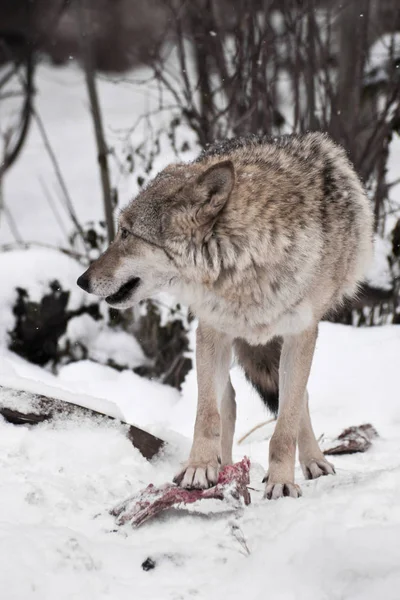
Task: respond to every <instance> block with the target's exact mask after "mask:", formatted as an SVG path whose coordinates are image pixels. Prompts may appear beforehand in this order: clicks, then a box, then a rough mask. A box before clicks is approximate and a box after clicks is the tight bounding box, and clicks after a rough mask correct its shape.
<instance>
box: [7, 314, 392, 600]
mask: <svg viewBox="0 0 400 600" xmlns="http://www.w3.org/2000/svg"><path fill="white" fill-rule="evenodd" d="M399 355H400V327H395V326H390V327H383V328H379V329H378V328H376V329H368V330H367V329H363V330H360V329H357V330H353V329H349V328H347V327H343V326H336V325H331V324H323V325H322V327H321V334H320V337H319V340H318V347H317V354H316V359H315V362H314V366H313V370H312V375H311V382H310V392H311V399H312V412H313V419H314V424H315V430H316V434H317V435H318V436H319V435H320V434H322V433H324V434H325V435H326V436H327V437H333V436H335V435H336V434H338V433H340V432H341V430H342V429H343V428H345V427H347V426H348V425H351V424H360V423H363V422H367V421H370V422H371V423H373V424H374V425H375V427H376V428H377V429H378V432H379V434H380V438H379V439H378V440H376V441H375V442H374V444H373V446H372V448H371V449H370V450H369V451H368V452H367V453H366V454H360V455H353V456H346V457H341V458H336V459H335V461H334V462H335V466H336V470H337V475H336V476H335V477H333V476H330V477H326V478H323V479H319V480H316V481H311V482H305V481H304V480H303V477H302V475H301V473H300V470H298V472H297V478H298V482H299V483H300V484H301V485H302V487H303V497H302V498H301V499H299V500H292V499H290V498H285V499H283V500H279V501H265V500H262V497H261V496H262V489H263V486H262V484H261V479H262V477H263V473H264V469H265V467H266V465H267V456H268V441H267V440H266V439H264V438H267V437H268V436H269V435H270V433H271V425H267V426H266V427H264V428H262V429H260V430H258V431H257V432H256V433H254V434H253V435H252V436H250V438H248V440H246V442H245V443H244V444H242V445H240V446H238V445H237V444H236V445H235V451H234V456H235V459H238V460H239V459H241V458H242V456H243V455H245V454H246V455H248V456H250V458H251V460H252V477H251V484H252V487H254V491H253V492H252V500H253V503H252V505H251V506H249V507H248V508H246V509H245V510H244V511H243V513H241V514H236V515H233V514H223V515H221V514H218V515H216V516H204V515H201V516H198V515H196V514H193V513H190V514H184V513H176V512H172V513H166V514H164V515H163V516H162V517H161V518H159V519H157V520H155V521H153V522H149V523H148V524H146V525H144V526H143V527H142V528H141V529H138V530H132V529H130V527H129V526H126V527H125V528H123V529H120V530H117V528H116V527H115V523H114V521H113V518H112V517H111V516H109V515H108V514H107V509H109V508H111V507H112V506H113V505H114V504H116V503H117V502H119V501H120V500H122V499H124V498H125V497H126V496H129V495H130V494H132V493H134V492H135V491H137V490H139V489H140V488H142V487H145V486H146V485H147V484H148V483H150V482H153V483H156V484H160V483H163V482H166V481H169V480H170V479H171V477H172V475H173V474H174V472H175V471H176V470H177V469H178V467H179V463H180V461H181V460H184V459H185V457H186V455H187V452H188V450H189V447H190V436H191V431H192V426H193V418H194V411H195V401H196V384H195V373H194V372H192V373H190V375H189V377H188V379H187V381H186V382H185V386H184V390H183V393H182V395H181V396H180V395H179V394H178V393H177V392H175V391H174V390H167V389H166V388H163V387H162V386H157V385H156V384H152V383H150V382H147V381H145V380H142V379H140V378H139V377H137V376H135V375H132V373H129V372H127V371H126V372H122V373H117V372H115V371H112V370H111V369H109V368H108V367H103V366H99V365H93V364H91V365H90V364H85V363H77V364H74V365H70V366H67V367H65V368H64V369H62V371H61V374H60V376H59V378H58V379H57V378H55V377H54V378H53V379H52V380H51V381H50V379H51V376H50V375H49V374H46V377H44V376H43V374H42V373H41V372H40V371H41V370H40V369H36V370H35V372H34V368H33V367H29V366H28V365H26V363H23V361H20V360H16V359H15V358H14V357H13V356H12V355H11V353H6V354H5V355H4V356H3V357H2V358H3V376H2V377H1V376H0V383H1V382H2V381H3V382H9V381H10V378H8V379H7V378H6V377H5V375H4V365H5V364H7V365H8V371H9V372H11V369H13V373H14V375H13V378H14V379H13V381H14V383H15V384H17V383H18V378H20V377H22V376H25V377H26V376H29V377H30V378H31V379H33V378H34V379H36V380H40V378H41V377H42V379H43V381H45V382H46V385H52V386H56V387H58V388H62V391H61V392H60V393H65V390H69V392H72V393H73V394H75V395H76V398H77V399H79V397H80V395H81V394H82V392H87V391H89V393H90V394H92V395H93V396H98V397H100V398H105V399H108V400H109V401H110V402H115V403H117V404H118V406H119V408H120V411H121V412H122V414H123V415H124V417H125V418H126V419H127V420H128V421H131V422H134V423H137V424H139V425H141V426H144V427H147V428H148V429H149V430H150V431H152V432H153V433H156V434H158V435H159V436H161V437H164V438H165V439H166V440H168V442H169V446H168V450H167V451H166V452H165V454H164V455H163V456H161V457H160V458H159V459H157V460H155V461H154V462H153V463H148V462H147V461H146V460H145V459H144V458H142V457H141V455H140V454H139V452H138V451H136V450H135V449H134V448H133V447H132V446H131V444H130V443H129V441H128V440H127V439H126V438H125V437H124V434H123V431H122V430H121V428H119V427H118V426H116V425H115V424H113V423H110V424H109V425H107V426H106V425H96V424H94V423H93V422H91V421H89V420H87V421H82V420H80V421H76V422H74V421H72V422H71V421H66V422H61V423H60V422H59V423H57V424H53V425H50V424H43V425H39V426H37V427H35V428H32V429H28V428H25V427H15V426H13V425H9V424H7V423H5V422H2V423H0V448H1V449H0V465H1V494H0V556H1V568H0V590H2V593H1V597H2V598H4V600H14V599H15V600H26V599H30V598H40V600H47V599H48V600H50V599H52V598H55V597H57V598H59V599H60V600H64V599H65V600H67V599H68V600H69V599H71V598H76V599H79V600H91V599H93V600H102V599H104V600H105V599H112V600H124V599H125V598H126V599H131V598H140V599H141V600H142V599H143V600H145V599H147V598H148V599H151V600H158V599H159V600H178V599H185V600H186V599H189V598H192V597H193V598H198V599H205V600H212V599H214V598H215V599H217V598H221V597H222V596H226V597H229V598H232V599H236V598H237V599H239V598H243V597H245V598H248V599H250V600H258V599H260V600H261V599H264V598H265V597H269V598H273V599H274V600H275V599H285V600H289V599H293V600H294V599H296V600H299V599H300V600H302V599H304V600H314V599H315V600H323V599H329V600H336V599H349V600H350V599H351V600H358V599H360V600H369V599H371V600H372V599H374V600H375V599H376V598H377V597H383V598H385V599H387V600H398V598H399V594H398V590H399V584H400V544H399V539H400V504H399V496H400V436H399V428H400V403H399V399H398V398H399V393H398V364H399V363H398V360H399ZM232 376H233V381H234V385H235V387H236V389H237V395H238V407H239V410H238V426H237V434H236V439H238V438H239V437H240V436H241V435H242V434H244V433H245V432H247V431H248V430H249V429H250V428H251V427H252V426H253V425H255V424H257V423H259V422H260V421H263V420H265V419H266V418H268V416H267V415H266V413H265V411H264V409H263V407H262V405H261V402H260V401H259V400H258V398H257V397H256V395H255V393H254V392H253V391H252V390H251V389H250V388H249V387H248V385H247V384H246V382H245V381H244V378H243V376H242V374H241V373H240V371H239V370H238V369H237V368H236V367H234V368H233V370H232ZM19 381H20V383H21V385H25V383H26V382H24V381H23V380H21V379H19ZM37 385H38V384H37ZM25 387H26V385H25ZM236 527H239V528H240V529H239V533H240V535H241V534H243V536H244V538H245V540H246V544H247V546H248V549H249V551H250V554H249V555H248V554H247V552H246V551H245V549H244V547H243V545H242V544H241V543H240V541H239V539H240V535H239V536H238V533H237V531H238V530H237V529H236ZM148 557H151V558H152V559H153V560H154V561H155V562H156V568H155V569H154V570H152V571H148V572H145V571H143V569H142V568H141V564H142V563H143V561H144V560H145V559H146V558H148Z"/></svg>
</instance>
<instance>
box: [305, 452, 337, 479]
mask: <svg viewBox="0 0 400 600" xmlns="http://www.w3.org/2000/svg"><path fill="white" fill-rule="evenodd" d="M300 464H301V468H302V470H303V473H304V477H305V478H306V479H317V478H318V477H322V475H335V473H336V471H335V467H334V466H333V465H332V463H330V462H328V461H327V460H326V458H325V457H324V455H323V454H322V455H321V457H319V458H309V459H307V460H300Z"/></svg>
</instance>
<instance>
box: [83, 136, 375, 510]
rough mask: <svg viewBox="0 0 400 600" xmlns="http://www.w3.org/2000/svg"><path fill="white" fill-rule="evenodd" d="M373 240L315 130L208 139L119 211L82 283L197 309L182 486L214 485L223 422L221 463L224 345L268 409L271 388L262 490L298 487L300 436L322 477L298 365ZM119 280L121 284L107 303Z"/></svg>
mask: <svg viewBox="0 0 400 600" xmlns="http://www.w3.org/2000/svg"><path fill="white" fill-rule="evenodd" d="M372 235H373V216H372V210H371V207H370V203H369V201H368V199H367V197H366V194H365V192H364V190H363V187H362V185H361V183H360V181H359V179H358V177H357V175H356V173H355V172H354V169H353V167H352V165H351V164H350V162H349V161H348V159H347V156H346V154H345V152H344V150H343V149H342V148H340V147H339V146H337V145H335V144H334V143H333V142H332V141H331V140H330V139H329V138H328V137H327V136H326V135H324V134H321V133H309V134H305V135H299V136H283V137H280V138H268V137H265V136H250V137H248V138H238V139H234V140H227V141H224V142H222V143H217V144H215V145H212V146H211V147H210V148H208V149H207V150H205V151H204V152H203V153H202V154H201V155H200V156H199V158H198V159H197V160H196V161H195V162H193V163H190V164H177V165H170V166H169V167H167V168H166V169H165V170H164V171H162V172H161V173H160V174H159V175H158V176H157V177H156V178H155V179H154V180H153V181H152V182H151V183H150V184H149V185H148V186H147V188H146V189H144V190H143V191H142V192H141V193H140V194H139V196H138V197H137V198H136V199H135V200H134V201H132V202H131V204H130V205H129V206H128V207H127V208H126V209H125V210H124V211H123V212H122V215H121V218H120V230H119V233H118V235H117V238H116V240H115V242H114V243H113V244H112V245H111V246H110V248H109V249H108V250H107V251H106V252H105V254H104V255H103V256H102V257H100V258H99V259H98V261H96V262H95V263H93V264H92V265H91V267H90V268H89V269H88V271H87V273H86V274H85V275H84V277H85V281H86V282H87V283H86V287H85V289H88V290H89V291H91V292H92V293H95V294H97V295H99V296H102V297H105V298H106V300H107V301H108V302H109V303H110V304H112V305H114V306H115V307H116V308H126V307H128V306H132V305H133V304H135V303H136V302H138V301H139V300H142V299H144V298H148V297H149V296H150V295H153V294H155V293H157V292H158V291H161V290H167V291H169V292H170V293H172V294H174V295H175V296H177V298H179V300H180V301H183V302H186V303H187V304H188V305H189V306H190V307H191V310H192V312H193V313H194V314H195V315H196V316H197V317H198V319H199V324H200V325H199V327H200V326H201V327H200V329H201V331H203V333H202V335H201V336H200V338H199V339H201V340H202V341H201V343H200V344H199V342H198V354H199V356H201V357H202V359H201V360H200V361H198V369H197V370H198V381H199V403H198V413H197V419H196V427H195V437H194V442H193V448H192V452H191V456H190V458H189V461H188V463H187V465H186V466H185V468H184V469H183V471H182V474H181V476H179V477H178V480H179V481H181V482H182V483H183V484H184V485H186V486H191V485H195V486H204V485H208V484H211V483H213V481H214V480H215V477H216V473H217V466H216V465H217V464H218V463H217V454H218V453H220V452H221V450H218V448H221V439H220V436H221V431H222V432H224V431H226V432H227V433H226V434H224V433H223V434H222V435H223V440H222V441H223V443H222V447H223V454H224V456H225V459H224V461H225V462H226V457H229V456H230V455H231V452H230V451H229V447H228V446H229V444H231V441H227V440H231V438H232V431H233V430H232V419H234V417H233V415H234V414H235V410H234V394H233V392H232V390H231V387H229V386H230V381H229V373H228V372H227V369H228V367H227V364H228V362H229V361H228V362H227V359H226V356H227V354H226V353H227V352H228V349H229V348H231V347H232V346H234V347H235V348H236V351H237V354H238V357H239V360H240V362H241V363H242V364H243V366H244V368H245V372H246V374H247V377H248V378H249V379H250V381H252V383H253V384H254V385H255V386H256V388H257V389H258V390H259V391H260V393H261V395H262V396H263V397H264V398H265V399H266V400H267V403H268V404H270V406H271V408H273V409H274V408H275V409H276V397H277V394H278V387H279V386H280V388H281V389H280V390H279V416H278V423H277V428H276V432H275V434H274V436H273V439H272V440H271V447H270V470H269V474H268V483H267V491H266V495H267V496H268V497H271V498H275V497H279V496H281V495H285V494H289V495H293V496H296V495H298V494H299V490H298V487H296V486H295V484H294V479H293V472H294V471H293V464H294V452H295V448H296V444H297V443H298V444H299V449H300V455H301V457H303V458H304V460H303V459H301V460H303V462H302V465H303V469H304V470H305V472H306V473H307V475H311V476H317V475H318V474H325V473H331V472H332V467H331V466H330V465H329V463H327V462H326V461H325V459H324V457H323V455H322V453H321V452H320V451H319V450H318V446H317V444H316V441H315V436H314V434H313V432H312V427H311V422H310V419H309V416H308V406H307V394H306V384H307V378H308V372H309V369H310V366H311V361H312V355H313V352H314V345H315V339H316V335H317V334H316V332H317V325H318V322H319V321H320V320H321V319H322V317H323V316H324V315H325V314H326V313H327V312H329V311H331V310H334V309H335V308H337V307H339V306H340V305H341V304H342V303H343V302H344V300H345V299H346V298H351V297H352V296H354V295H355V294H356V293H357V290H358V286H359V284H360V283H361V282H362V280H363V278H364V274H365V271H366V269H367V267H368V266H369V263H370V259H371V256H372ZM133 278H138V279H133ZM129 281H131V282H133V283H132V286H131V287H132V290H131V292H129V293H128V294H126V295H125V297H123V298H122V299H121V297H120V294H119V295H118V296H117V297H116V298H117V300H118V301H115V296H114V295H115V293H116V292H118V290H120V289H121V287H122V286H123V285H124V284H126V283H127V282H129ZM129 285H130V284H129ZM124 289H125V288H124ZM220 356H224V359H223V360H222V358H221V359H220V358H218V357H220ZM208 357H213V359H211V358H210V359H209V358H208ZM279 361H280V369H278V364H279ZM289 371H290V372H289ZM284 375H285V376H284ZM282 377H283V379H282ZM278 379H279V380H281V381H280V383H279V385H278ZM205 382H208V383H207V384H206V383H205ZM221 382H222V383H221ZM221 386H222V387H221ZM282 386H283V387H282ZM204 390H206V391H204ZM221 399H224V401H223V402H222V405H221V411H219V410H218V403H219V402H220V401H221ZM224 407H227V408H224ZM220 413H221V414H220ZM228 414H229V415H230V416H229V419H230V421H229V422H230V425H229V427H226V426H225V425H224V423H225V422H227V419H228V416H227V415H228ZM229 419H228V420H229ZM211 422H212V423H213V428H212V432H211V430H210V428H209V423H211ZM210 474H211V475H210ZM209 475H210V476H209ZM210 477H211V479H210Z"/></svg>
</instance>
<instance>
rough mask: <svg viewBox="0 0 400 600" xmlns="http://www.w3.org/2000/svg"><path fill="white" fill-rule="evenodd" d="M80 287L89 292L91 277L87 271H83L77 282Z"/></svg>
mask: <svg viewBox="0 0 400 600" xmlns="http://www.w3.org/2000/svg"><path fill="white" fill-rule="evenodd" d="M76 283H77V284H78V285H79V287H81V288H82V289H83V290H85V292H89V288H90V281H89V277H88V276H87V274H86V272H85V273H83V275H81V276H80V277H79V279H78V280H77V282H76Z"/></svg>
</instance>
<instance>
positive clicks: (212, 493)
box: [110, 457, 250, 527]
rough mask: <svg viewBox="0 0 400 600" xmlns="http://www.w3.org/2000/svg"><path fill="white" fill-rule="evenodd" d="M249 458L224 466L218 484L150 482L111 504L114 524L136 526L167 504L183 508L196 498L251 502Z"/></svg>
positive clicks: (238, 505)
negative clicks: (188, 486)
mask: <svg viewBox="0 0 400 600" xmlns="http://www.w3.org/2000/svg"><path fill="white" fill-rule="evenodd" d="M249 472H250V460H249V459H248V458H247V457H244V458H243V460H242V461H241V462H239V463H236V464H234V465H228V466H227V467H224V468H223V469H222V471H221V472H220V473H219V476H218V482H217V485H215V486H214V487H212V488H209V489H206V490H189V489H184V488H180V487H178V486H177V485H175V484H173V483H167V484H165V485H163V486H160V487H156V486H154V485H153V484H152V483H150V485H148V486H147V487H146V488H145V489H144V490H141V491H140V492H138V493H137V494H135V495H134V496H131V497H130V498H128V499H127V500H124V502H121V503H120V504H118V505H117V506H116V507H114V508H113V509H112V510H111V511H110V513H111V514H112V515H113V516H114V517H117V524H118V525H124V524H125V523H128V522H130V524H131V525H132V526H133V527H139V526H140V525H142V524H143V523H144V522H145V521H147V520H148V519H151V518H152V517H154V516H156V515H157V514H159V513H160V512H162V511H164V510H167V509H168V508H185V505H187V504H193V503H194V502H197V501H198V500H209V499H214V500H225V501H227V502H228V503H229V505H231V506H232V508H239V507H240V506H242V505H243V502H244V504H245V505H247V504H250V493H249V490H248V489H247V486H248V485H249V483H250V475H249Z"/></svg>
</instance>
